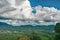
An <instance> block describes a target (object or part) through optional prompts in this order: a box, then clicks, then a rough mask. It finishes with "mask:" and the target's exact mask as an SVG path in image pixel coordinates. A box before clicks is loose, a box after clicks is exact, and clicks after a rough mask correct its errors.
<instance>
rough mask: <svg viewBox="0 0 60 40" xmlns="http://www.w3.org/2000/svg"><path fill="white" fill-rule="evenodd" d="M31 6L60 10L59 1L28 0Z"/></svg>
mask: <svg viewBox="0 0 60 40" xmlns="http://www.w3.org/2000/svg"><path fill="white" fill-rule="evenodd" d="M30 2H31V6H32V7H34V6H37V5H41V6H43V7H45V6H46V7H55V8H57V9H59V10H60V0H30Z"/></svg>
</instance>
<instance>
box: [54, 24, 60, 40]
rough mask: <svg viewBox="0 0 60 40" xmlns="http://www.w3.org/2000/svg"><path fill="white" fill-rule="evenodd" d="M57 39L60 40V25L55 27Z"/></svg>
mask: <svg viewBox="0 0 60 40" xmlns="http://www.w3.org/2000/svg"><path fill="white" fill-rule="evenodd" d="M55 33H56V35H55V39H54V40H60V23H57V24H56V26H55Z"/></svg>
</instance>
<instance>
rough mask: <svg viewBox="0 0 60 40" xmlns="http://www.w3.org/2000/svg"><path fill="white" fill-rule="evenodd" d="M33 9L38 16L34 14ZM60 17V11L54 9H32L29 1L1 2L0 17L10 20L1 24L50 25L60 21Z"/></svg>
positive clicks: (5, 0) (7, 0) (6, 0)
mask: <svg viewBox="0 0 60 40" xmlns="http://www.w3.org/2000/svg"><path fill="white" fill-rule="evenodd" d="M3 2H4V3H5V4H4V3H3ZM7 3H8V4H7ZM6 4H7V5H6ZM2 5H3V6H2ZM1 6H2V7H1ZM33 9H34V10H36V14H33V13H32V10H33ZM59 16H60V10H58V9H56V8H54V7H42V6H36V7H33V8H32V7H31V6H30V3H29V1H28V0H0V17H4V18H10V19H9V20H8V19H7V20H1V19H0V22H5V23H8V24H11V25H29V24H30V25H42V24H43V25H50V24H55V23H56V22H58V21H60V18H59Z"/></svg>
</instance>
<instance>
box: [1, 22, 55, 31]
mask: <svg viewBox="0 0 60 40" xmlns="http://www.w3.org/2000/svg"><path fill="white" fill-rule="evenodd" d="M54 28H55V26H54V25H48V26H46V25H36V26H33V25H21V26H12V25H9V24H6V23H3V22H0V30H10V31H24V30H25V31H26V30H27V31H28V30H49V31H53V30H54Z"/></svg>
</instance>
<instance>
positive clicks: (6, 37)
mask: <svg viewBox="0 0 60 40" xmlns="http://www.w3.org/2000/svg"><path fill="white" fill-rule="evenodd" d="M21 35H25V36H28V37H29V38H30V37H31V38H33V37H34V36H36V38H37V39H39V38H40V39H41V40H53V39H54V33H53V32H52V33H51V32H48V31H38V30H35V31H22V32H18V31H13V32H11V31H0V40H18V38H19V37H20V36H21ZM34 39H35V38H34ZM34 39H33V40H34Z"/></svg>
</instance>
